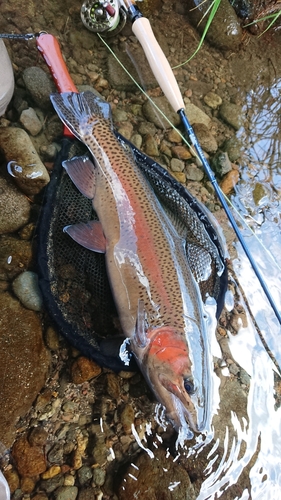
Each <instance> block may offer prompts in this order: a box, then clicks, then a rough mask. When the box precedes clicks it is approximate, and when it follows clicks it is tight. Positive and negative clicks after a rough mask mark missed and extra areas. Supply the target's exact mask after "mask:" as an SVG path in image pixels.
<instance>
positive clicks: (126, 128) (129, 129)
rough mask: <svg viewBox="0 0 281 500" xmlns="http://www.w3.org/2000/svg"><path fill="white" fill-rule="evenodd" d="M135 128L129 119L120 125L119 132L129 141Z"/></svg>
mask: <svg viewBox="0 0 281 500" xmlns="http://www.w3.org/2000/svg"><path fill="white" fill-rule="evenodd" d="M133 130H134V127H133V125H132V124H131V122H129V121H127V122H122V123H121V125H120V127H118V132H119V134H121V135H123V136H124V137H125V139H128V141H130V139H131V137H132V133H133Z"/></svg>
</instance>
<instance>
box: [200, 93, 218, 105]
mask: <svg viewBox="0 0 281 500" xmlns="http://www.w3.org/2000/svg"><path fill="white" fill-rule="evenodd" d="M203 99H204V102H205V104H207V106H209V108H211V109H217V108H218V107H219V106H220V105H221V103H222V98H221V97H220V96H219V95H218V94H215V93H214V92H208V93H207V94H206V95H204V98H203Z"/></svg>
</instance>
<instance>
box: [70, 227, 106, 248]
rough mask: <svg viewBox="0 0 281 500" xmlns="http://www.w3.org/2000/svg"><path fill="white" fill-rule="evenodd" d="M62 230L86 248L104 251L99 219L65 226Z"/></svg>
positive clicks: (104, 245)
mask: <svg viewBox="0 0 281 500" xmlns="http://www.w3.org/2000/svg"><path fill="white" fill-rule="evenodd" d="M63 231H64V232H65V233H67V234H69V236H70V237H71V238H72V239H73V240H74V241H76V243H79V245H81V246H82V247H84V248H88V250H92V251H93V252H98V253H105V251H106V239H105V236H104V233H103V230H102V225H101V223H100V222H99V221H94V220H92V221H90V222H81V223H80V224H73V225H71V226H65V227H64V228H63Z"/></svg>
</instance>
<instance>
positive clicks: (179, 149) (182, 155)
mask: <svg viewBox="0 0 281 500" xmlns="http://www.w3.org/2000/svg"><path fill="white" fill-rule="evenodd" d="M171 151H172V154H173V156H175V157H176V158H179V159H180V160H189V159H190V158H191V154H190V152H189V150H188V149H187V148H186V147H185V146H180V145H178V146H172V148H171Z"/></svg>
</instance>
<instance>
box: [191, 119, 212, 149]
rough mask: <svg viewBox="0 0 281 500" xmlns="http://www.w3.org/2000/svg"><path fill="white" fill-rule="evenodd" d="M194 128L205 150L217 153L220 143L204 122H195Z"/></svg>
mask: <svg viewBox="0 0 281 500" xmlns="http://www.w3.org/2000/svg"><path fill="white" fill-rule="evenodd" d="M193 129H194V132H195V134H196V137H197V139H198V141H199V143H200V146H201V147H202V148H203V150H204V151H206V152H207V153H215V152H216V151H217V149H218V143H217V141H216V139H215V137H214V136H213V134H212V133H211V132H210V130H209V128H208V127H207V126H206V125H204V123H194V125H193Z"/></svg>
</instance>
